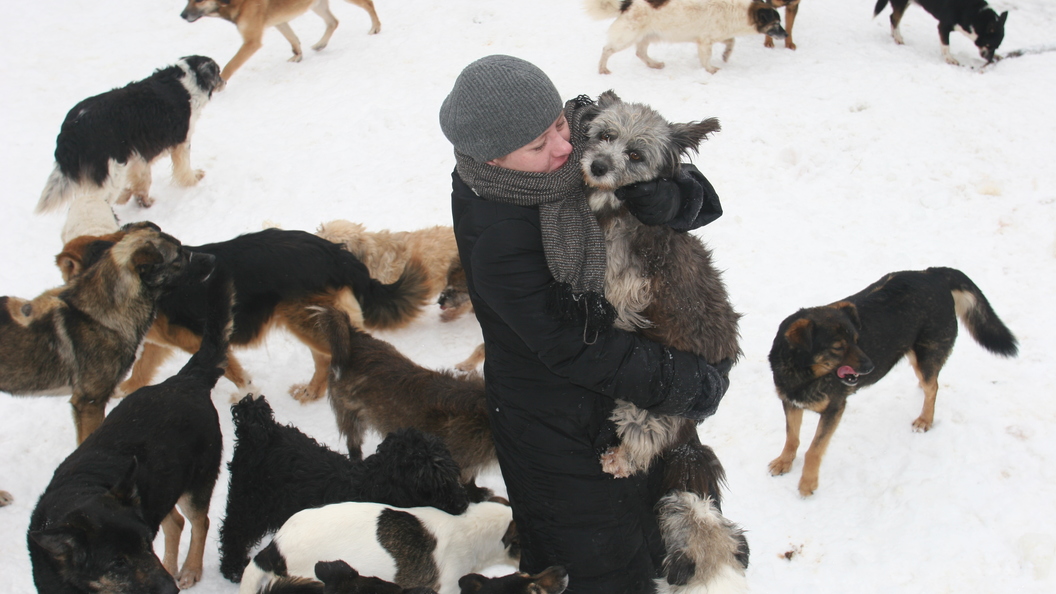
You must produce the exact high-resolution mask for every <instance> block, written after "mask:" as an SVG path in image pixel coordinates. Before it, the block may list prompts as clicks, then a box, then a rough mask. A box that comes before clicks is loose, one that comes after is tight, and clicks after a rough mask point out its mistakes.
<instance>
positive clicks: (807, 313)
mask: <svg viewBox="0 0 1056 594" xmlns="http://www.w3.org/2000/svg"><path fill="white" fill-rule="evenodd" d="M957 318H960V319H961V321H962V322H964V325H965V326H966V327H967V328H968V332H969V333H971V335H972V338H974V339H975V340H976V342H978V343H979V344H980V345H982V346H983V348H985V349H987V350H988V351H990V352H992V353H995V354H998V355H1003V356H1006V357H1013V356H1015V355H1016V353H1017V352H1018V346H1017V344H1016V338H1015V337H1014V336H1013V335H1012V333H1011V332H1010V331H1009V329H1008V328H1007V327H1005V325H1004V323H1002V322H1001V320H1000V319H999V318H998V317H997V314H996V313H994V310H993V309H992V308H991V307H990V303H989V302H988V301H987V300H986V297H984V296H983V293H982V292H981V291H980V290H979V288H978V287H976V286H975V283H973V282H972V281H971V279H969V278H968V277H967V276H965V274H964V273H962V272H961V271H959V270H954V269H952V268H928V269H927V270H923V271H904V272H894V273H891V274H888V275H885V276H884V277H883V278H881V279H880V280H878V281H877V282H875V283H873V284H871V285H869V286H868V287H866V288H865V289H863V290H862V291H860V292H858V293H856V294H854V295H851V296H850V297H847V298H846V299H843V300H841V301H837V302H835V303H832V304H829V305H825V306H821V307H812V308H808V309H801V310H799V311H798V312H796V313H794V314H792V315H791V316H789V317H787V318H785V320H784V321H783V322H781V325H780V326H779V328H778V331H777V337H775V338H774V344H773V347H772V348H771V350H770V368H771V370H772V371H773V374H774V385H775V387H776V388H777V394H778V396H779V397H780V398H781V404H782V405H783V406H784V410H785V430H786V438H785V447H784V450H783V451H782V452H781V455H780V456H778V457H777V458H776V459H774V460H773V461H772V462H770V473H771V474H773V475H780V474H785V473H787V472H788V471H789V470H791V469H792V461H793V460H795V458H796V450H797V449H798V448H799V430H800V425H801V423H802V421H803V410H804V409H807V410H812V411H814V412H816V413H819V414H820V415H821V420H820V421H819V422H818V428H817V432H816V433H815V435H814V441H813V442H811V444H810V448H809V449H808V450H807V453H806V457H805V461H804V464H803V476H802V477H801V478H800V481H799V492H800V494H801V495H803V496H804V497H806V496H809V495H811V494H812V493H814V490H815V489H817V488H818V469H819V467H820V466H821V459H822V457H823V456H824V455H825V450H826V448H827V447H828V445H829V441H830V440H831V439H832V434H833V432H835V431H836V426H837V425H839V423H840V418H841V417H842V416H843V411H844V408H845V407H846V404H847V397H848V396H850V395H851V394H853V393H855V392H857V391H858V389H860V388H862V387H863V386H868V385H871V384H875V383H876V382H878V381H880V380H881V379H882V378H883V377H884V376H885V375H887V372H888V371H890V370H891V368H892V367H894V365H895V363H898V361H900V360H901V359H902V357H903V356H905V357H906V358H907V359H908V360H909V363H910V364H911V365H912V366H913V369H914V371H916V373H917V378H918V379H919V380H920V387H921V388H922V389H923V390H924V409H923V411H922V412H921V413H920V416H919V417H918V418H917V419H916V420H915V421H913V427H914V429H915V430H917V431H927V430H928V429H930V428H931V425H932V422H933V421H934V417H935V395H936V393H937V392H938V388H939V384H938V375H939V371H940V370H941V369H942V366H943V364H945V362H946V359H947V357H949V355H950V352H951V351H952V350H953V343H954V339H956V338H957Z"/></svg>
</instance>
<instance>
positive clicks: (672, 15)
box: [585, 0, 785, 74]
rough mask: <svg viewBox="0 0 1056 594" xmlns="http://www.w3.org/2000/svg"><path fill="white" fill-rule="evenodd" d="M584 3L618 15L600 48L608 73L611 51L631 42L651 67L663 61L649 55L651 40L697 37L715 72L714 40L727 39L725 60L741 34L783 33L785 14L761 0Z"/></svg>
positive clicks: (600, 14) (593, 12)
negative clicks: (603, 44) (713, 63)
mask: <svg viewBox="0 0 1056 594" xmlns="http://www.w3.org/2000/svg"><path fill="white" fill-rule="evenodd" d="M585 5H586V9H587V13H588V14H589V15H590V16H592V17H594V18H596V19H599V20H602V19H611V18H613V17H615V18H616V20H615V21H614V22H613V23H612V25H611V26H610V27H609V33H608V42H607V43H606V44H605V47H604V49H602V51H601V61H600V62H599V63H598V72H599V73H601V74H610V72H611V71H610V70H609V67H608V63H609V57H610V56H612V55H613V54H615V53H616V52H619V51H622V50H625V49H627V48H628V47H630V46H632V45H634V46H635V48H636V51H635V55H637V56H638V58H640V59H641V60H642V61H643V62H645V63H646V64H647V65H648V66H649V67H650V68H663V67H664V63H663V62H657V61H656V60H654V59H652V58H650V57H649V54H648V51H649V44H650V43H652V42H653V41H669V42H695V43H696V44H697V56H698V57H699V58H700V65H701V66H703V67H704V69H705V70H707V71H708V72H709V73H711V74H715V73H716V72H718V71H719V69H718V68H716V67H715V66H712V65H711V46H712V45H713V44H715V43H719V42H722V43H723V44H725V46H726V50H725V51H723V53H722V61H723V62H726V61H728V60H729V58H730V54H731V53H732V52H733V44H734V37H736V36H738V35H757V34H765V35H768V36H770V37H772V38H777V39H782V38H784V37H785V30H784V29H783V28H782V27H781V15H779V14H778V13H777V10H775V9H774V7H773V6H772V5H770V4H767V3H766V2H763V1H762V0H585Z"/></svg>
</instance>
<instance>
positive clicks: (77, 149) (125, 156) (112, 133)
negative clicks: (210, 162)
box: [37, 56, 223, 212]
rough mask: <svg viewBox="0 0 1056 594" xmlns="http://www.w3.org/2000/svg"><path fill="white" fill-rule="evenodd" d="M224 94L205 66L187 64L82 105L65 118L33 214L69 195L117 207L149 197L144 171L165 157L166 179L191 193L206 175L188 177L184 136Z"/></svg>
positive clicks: (213, 70) (215, 73)
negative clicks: (52, 164) (217, 96)
mask: <svg viewBox="0 0 1056 594" xmlns="http://www.w3.org/2000/svg"><path fill="white" fill-rule="evenodd" d="M222 86H223V80H221V78H220V67H219V66H217V64H216V62H214V61H213V60H212V58H207V57H205V56H187V57H184V58H181V59H180V60H179V61H178V62H176V64H175V65H173V66H169V67H167V68H162V69H160V70H157V71H155V72H154V74H152V75H150V76H148V77H147V78H145V79H143V80H140V81H136V82H133V83H129V84H128V85H126V86H124V87H122V88H119V89H113V90H111V91H107V92H105V93H102V94H100V95H96V96H94V97H89V98H87V99H85V100H84V101H81V102H80V103H78V104H77V105H75V106H74V107H73V109H71V110H70V111H69V113H67V114H66V119H65V120H64V121H63V122H62V127H61V128H60V129H59V136H58V139H57V141H56V146H55V169H54V170H53V171H52V172H51V175H50V176H48V182H47V184H46V185H45V186H44V191H43V192H41V195H40V201H39V202H38V203H37V212H46V211H49V210H53V209H55V208H58V207H60V206H62V205H63V204H65V203H66V202H67V201H68V200H69V199H70V198H71V197H72V196H73V195H74V193H79V192H86V193H92V194H97V195H101V196H102V197H103V198H104V199H105V200H106V201H107V202H110V203H115V202H116V203H117V204H124V203H126V202H128V199H129V198H131V197H133V196H134V197H135V198H136V200H137V201H138V202H139V203H140V204H141V205H143V206H150V205H151V204H153V202H154V201H153V199H152V198H151V197H150V164H151V163H152V162H154V161H155V160H156V159H157V158H158V157H160V156H162V155H165V154H169V155H170V156H171V157H172V178H173V181H174V182H175V183H177V184H179V185H181V186H193V185H195V184H196V183H198V180H200V179H201V178H202V176H203V175H205V173H204V172H203V171H201V170H197V171H196V170H194V169H191V134H192V133H193V132H194V124H195V122H196V121H197V120H198V117H199V116H200V115H201V113H202V108H203V107H204V106H205V104H206V103H207V102H208V101H209V99H210V98H211V97H212V95H213V92H214V91H217V90H219V89H220V88H222Z"/></svg>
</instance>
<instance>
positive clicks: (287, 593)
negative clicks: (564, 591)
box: [261, 560, 544, 594]
mask: <svg viewBox="0 0 1056 594" xmlns="http://www.w3.org/2000/svg"><path fill="white" fill-rule="evenodd" d="M315 577H316V578H317V579H318V580H319V581H316V580H313V579H311V578H303V577H283V578H278V579H276V580H274V581H272V582H271V583H270V584H268V585H267V586H265V587H264V589H263V590H261V594H436V591H435V590H433V589H431V588H402V587H400V586H397V585H396V584H394V583H392V582H386V581H385V580H383V579H380V578H376V577H367V576H362V575H359V572H358V571H356V570H355V569H352V567H351V566H350V565H349V564H348V563H345V562H344V561H340V560H338V561H320V562H318V563H316V564H315ZM524 594H529V592H528V591H525V592H524ZM537 594H544V593H542V592H539V593H537Z"/></svg>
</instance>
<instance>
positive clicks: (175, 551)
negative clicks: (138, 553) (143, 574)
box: [161, 508, 183, 575]
mask: <svg viewBox="0 0 1056 594" xmlns="http://www.w3.org/2000/svg"><path fill="white" fill-rule="evenodd" d="M161 531H162V533H163V534H165V556H164V557H163V558H162V560H161V564H162V565H163V566H164V567H165V571H167V572H169V575H176V569H177V563H178V562H179V556H180V535H181V534H182V533H183V516H181V515H180V512H178V511H176V508H172V511H171V512H169V515H167V516H165V519H164V520H162V521H161Z"/></svg>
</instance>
